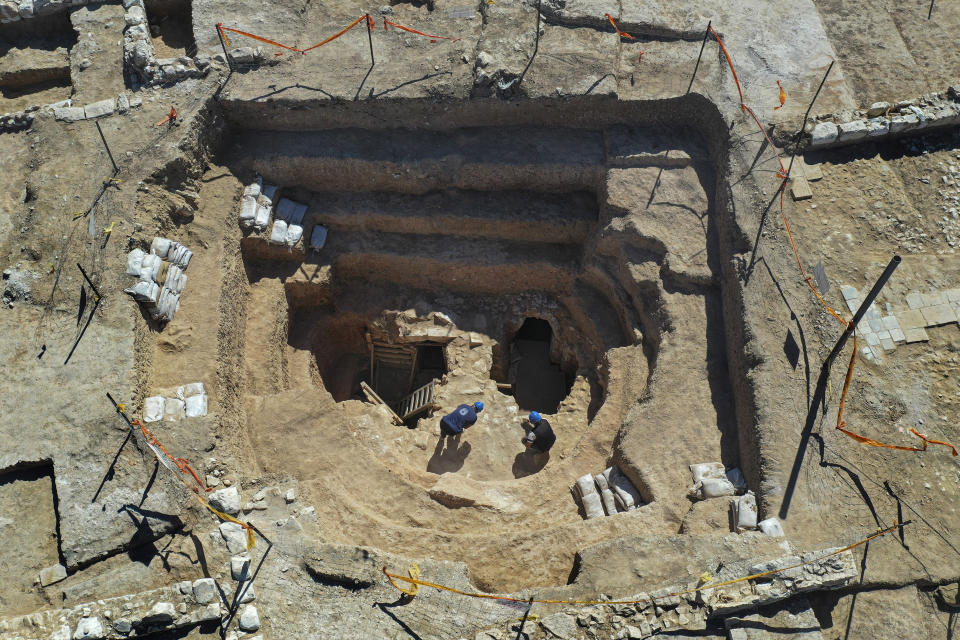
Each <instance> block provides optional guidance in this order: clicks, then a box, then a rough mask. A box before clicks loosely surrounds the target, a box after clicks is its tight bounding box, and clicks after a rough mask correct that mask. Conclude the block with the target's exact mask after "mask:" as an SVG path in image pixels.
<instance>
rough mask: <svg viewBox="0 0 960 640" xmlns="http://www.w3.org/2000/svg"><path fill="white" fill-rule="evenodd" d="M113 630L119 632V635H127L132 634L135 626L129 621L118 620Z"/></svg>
mask: <svg viewBox="0 0 960 640" xmlns="http://www.w3.org/2000/svg"><path fill="white" fill-rule="evenodd" d="M113 628H114V630H116V631H117V633H122V634H124V635H126V634H128V633H130V630H131V629H133V625H131V624H130V621H129V620H117V621H116V622H114V623H113Z"/></svg>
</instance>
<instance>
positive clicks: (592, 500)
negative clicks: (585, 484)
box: [581, 476, 604, 520]
mask: <svg viewBox="0 0 960 640" xmlns="http://www.w3.org/2000/svg"><path fill="white" fill-rule="evenodd" d="M590 484H591V485H592V484H593V476H590ZM581 503H582V504H583V512H584V513H585V514H586V516H587V520H590V519H592V518H600V517H602V516H603V515H604V512H603V502H601V500H600V496H599V495H598V494H597V493H596V491H594V492H593V493H588V494H586V495H584V496H583V497H582V498H581Z"/></svg>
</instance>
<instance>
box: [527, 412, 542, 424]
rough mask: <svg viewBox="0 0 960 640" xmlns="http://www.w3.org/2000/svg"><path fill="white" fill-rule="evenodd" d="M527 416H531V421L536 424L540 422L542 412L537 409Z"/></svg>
mask: <svg viewBox="0 0 960 640" xmlns="http://www.w3.org/2000/svg"><path fill="white" fill-rule="evenodd" d="M527 417H528V418H530V422H532V423H534V424H536V423H538V422H540V414H539V413H537V412H536V411H531V412H530V415H529V416H527Z"/></svg>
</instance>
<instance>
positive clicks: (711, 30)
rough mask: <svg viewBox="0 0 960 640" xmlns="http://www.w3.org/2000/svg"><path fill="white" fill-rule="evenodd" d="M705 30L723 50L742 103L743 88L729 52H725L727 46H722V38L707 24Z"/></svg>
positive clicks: (741, 103)
mask: <svg viewBox="0 0 960 640" xmlns="http://www.w3.org/2000/svg"><path fill="white" fill-rule="evenodd" d="M707 31H709V32H710V33H711V34H713V37H714V39H715V40H716V41H717V44H718V45H720V51H723V55H724V57H726V59H727V64H728V65H730V71H731V72H732V73H733V81H734V82H736V83H737V92H738V93H739V94H740V105H741V106H742V105H743V89H741V88H740V79H739V78H737V70H736V69H734V68H733V61H732V60H731V59H730V54H729V53H727V48H726V47H725V46H723V40H721V39H720V36H718V35H717V32H716V31H715V30H714V29H713V27H711V26H710V25H707Z"/></svg>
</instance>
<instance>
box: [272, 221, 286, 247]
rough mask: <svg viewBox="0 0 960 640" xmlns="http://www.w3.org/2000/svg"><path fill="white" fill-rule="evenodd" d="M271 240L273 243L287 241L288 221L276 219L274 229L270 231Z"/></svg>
mask: <svg viewBox="0 0 960 640" xmlns="http://www.w3.org/2000/svg"><path fill="white" fill-rule="evenodd" d="M270 242H272V243H273V244H285V243H286V242H287V223H286V222H284V221H283V220H279V219H278V220H274V221H273V229H272V230H271V231H270Z"/></svg>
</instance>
